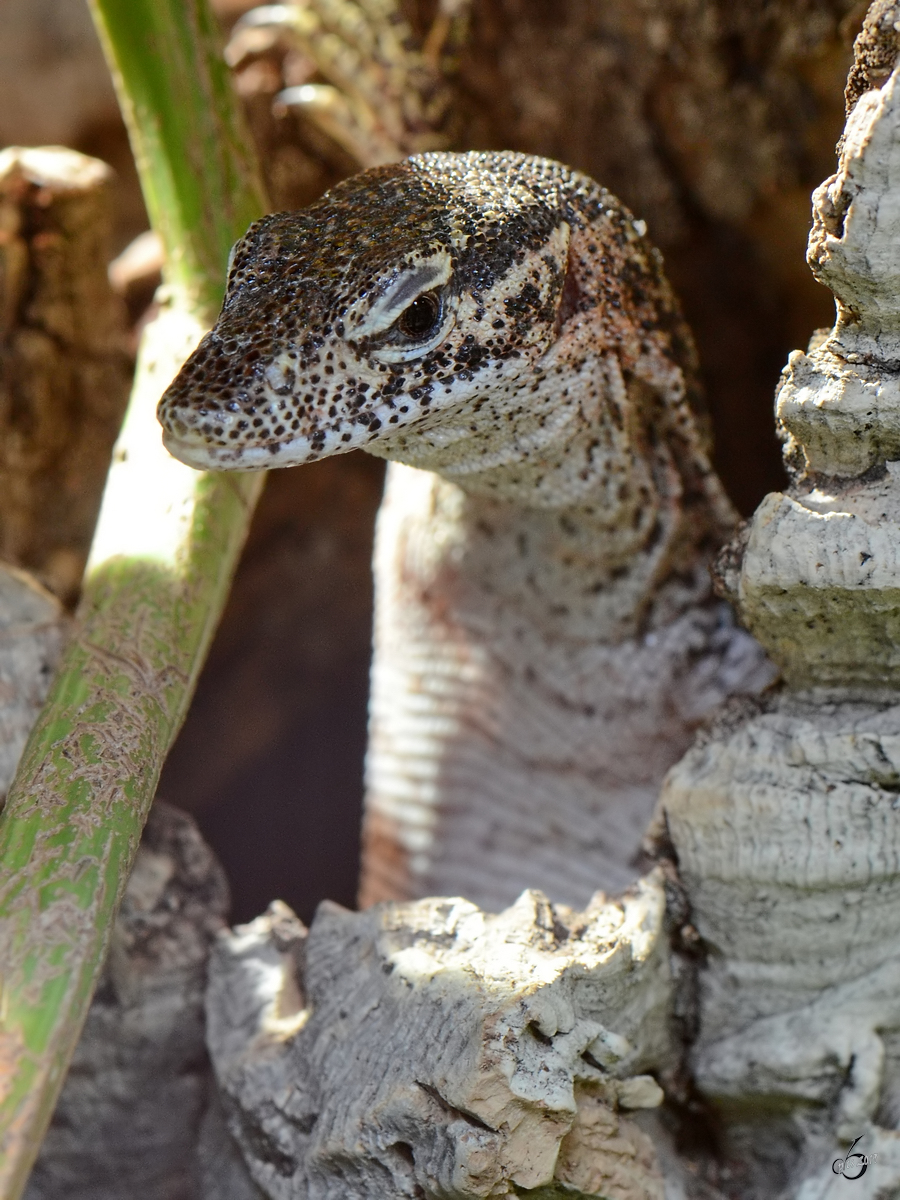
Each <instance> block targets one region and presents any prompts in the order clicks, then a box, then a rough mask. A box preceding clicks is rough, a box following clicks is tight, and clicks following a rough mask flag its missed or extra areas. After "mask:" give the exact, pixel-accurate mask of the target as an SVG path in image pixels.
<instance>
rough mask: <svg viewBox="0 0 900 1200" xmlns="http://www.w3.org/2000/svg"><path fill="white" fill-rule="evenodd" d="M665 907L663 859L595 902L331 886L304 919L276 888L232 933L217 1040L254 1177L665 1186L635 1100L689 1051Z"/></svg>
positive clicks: (645, 1104)
mask: <svg viewBox="0 0 900 1200" xmlns="http://www.w3.org/2000/svg"><path fill="white" fill-rule="evenodd" d="M664 909H665V894H664V887H663V877H662V875H661V873H660V872H654V874H652V875H650V876H648V877H647V879H646V880H644V881H642V882H641V884H640V885H638V887H637V888H636V889H635V890H634V891H633V892H632V893H630V894H627V895H626V896H625V897H624V898H623V899H622V900H620V901H618V902H607V901H606V900H605V898H604V897H603V896H602V895H600V894H598V895H597V897H595V899H594V901H593V903H592V905H591V906H590V907H589V908H588V909H586V910H585V911H584V912H582V913H576V912H573V911H572V910H569V909H564V908H561V907H554V906H552V905H550V904H549V903H548V901H547V900H546V898H545V897H544V896H543V895H542V894H541V893H539V892H525V893H523V895H522V896H521V897H520V898H519V900H518V901H517V902H516V904H514V905H513V906H512V907H511V908H509V909H507V910H506V911H504V912H502V913H500V914H499V915H498V916H492V915H490V914H488V913H485V912H483V911H481V910H480V909H478V908H476V907H475V906H474V905H473V904H471V903H469V902H467V901H464V900H460V899H434V900H423V901H419V902H414V903H408V904H400V903H387V904H383V905H378V906H375V907H374V908H371V909H369V910H367V911H365V912H363V913H351V912H347V911H345V910H344V909H341V908H339V907H338V906H336V905H333V904H329V903H326V904H323V905H322V906H320V908H319V911H318V913H317V915H316V918H315V920H314V922H313V925H312V928H311V930H310V933H309V935H308V937H307V936H305V930H304V929H303V927H302V926H301V925H300V923H299V922H298V921H297V920H296V918H294V917H293V914H291V913H290V911H289V910H288V909H286V908H285V906H284V905H280V904H276V905H273V906H272V907H271V908H270V910H269V912H268V913H267V914H265V915H264V916H263V917H260V918H258V919H257V920H256V921H254V922H253V923H251V924H250V925H246V926H241V927H238V929H236V930H235V931H234V932H233V933H230V934H223V935H222V936H221V937H220V938H219V940H218V943H217V946H216V949H215V952H214V956H213V959H212V961H211V967H210V986H209V993H208V1001H207V1005H208V1040H209V1047H210V1053H211V1056H212V1060H213V1064H214V1067H215V1070H216V1075H217V1078H218V1081H219V1089H220V1094H221V1096H222V1099H223V1104H224V1108H225V1112H226V1115H227V1119H228V1123H229V1127H230V1129H231V1131H232V1134H233V1135H234V1137H235V1138H236V1140H237V1141H238V1143H239V1144H240V1146H241V1150H242V1152H243V1154H244V1157H245V1159H246V1161H247V1163H248V1165H249V1167H250V1170H251V1173H252V1175H253V1177H254V1179H255V1180H256V1181H257V1183H258V1184H259V1186H260V1187H261V1188H262V1190H263V1191H264V1193H265V1195H266V1196H267V1197H271V1198H272V1200H295V1198H296V1200H299V1198H300V1197H303V1198H305V1200H326V1198H328V1200H331V1198H334V1200H338V1198H340V1200H380V1198H381V1197H397V1198H399V1197H405V1196H408V1197H419V1198H428V1200H438V1198H449V1197H454V1198H455V1200H465V1198H466V1197H473V1198H474V1197H488V1196H490V1197H502V1196H514V1195H519V1194H522V1192H523V1191H526V1190H528V1189H536V1190H535V1191H534V1195H535V1196H540V1197H546V1198H547V1200H549V1198H550V1197H552V1196H556V1195H558V1194H560V1195H562V1194H566V1195H572V1194H574V1195H576V1196H577V1195H584V1196H598V1197H599V1196H604V1197H607V1198H608V1200H662V1197H663V1193H664V1184H663V1179H662V1175H661V1173H660V1170H659V1167H658V1165H657V1163H656V1160H655V1153H654V1150H653V1143H652V1141H651V1140H650V1138H649V1136H648V1135H647V1134H646V1133H645V1132H644V1131H643V1130H641V1129H640V1128H639V1126H638V1125H637V1124H636V1123H635V1121H634V1120H633V1119H631V1118H630V1117H629V1116H627V1115H625V1112H626V1111H627V1110H629V1109H635V1110H637V1109H644V1108H652V1107H655V1106H656V1105H658V1104H659V1103H660V1102H661V1101H662V1099H663V1092H662V1089H661V1088H660V1086H659V1083H660V1082H662V1083H663V1084H665V1083H666V1081H667V1080H669V1079H670V1077H672V1076H673V1074H674V1073H675V1072H676V1070H677V1068H678V1065H679V1053H680V1052H679V1043H678V1041H677V1039H676V1038H675V1037H674V1035H673V1028H672V1025H671V1017H670V1010H671V1006H672V994H673V987H674V984H673V977H672V972H671V969H670V964H669V946H668V937H667V935H666V932H665V930H664V928H663V914H664ZM528 1194H529V1195H531V1194H532V1193H531V1191H529V1192H528Z"/></svg>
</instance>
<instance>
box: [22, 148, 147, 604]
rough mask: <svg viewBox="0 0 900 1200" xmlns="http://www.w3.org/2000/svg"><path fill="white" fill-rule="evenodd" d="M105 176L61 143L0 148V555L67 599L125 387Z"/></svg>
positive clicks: (75, 585)
mask: <svg viewBox="0 0 900 1200" xmlns="http://www.w3.org/2000/svg"><path fill="white" fill-rule="evenodd" d="M111 180H112V172H111V171H110V169H109V167H107V166H106V165H105V164H104V163H101V162H100V161H99V160H98V159H95V158H88V157H86V156H85V155H83V154H77V153H76V152H75V151H73V150H66V149H63V148H62V147H59V146H48V147H42V148H38V149H22V148H20V147H15V146H14V147H10V148H9V149H7V150H4V151H3V152H2V153H0V557H2V558H5V559H6V560H7V561H8V562H11V563H14V564H15V565H16V566H20V567H25V568H27V569H28V570H30V571H32V572H34V574H35V575H36V576H37V577H38V578H39V579H40V580H41V581H42V582H43V583H44V584H46V586H47V587H49V588H50V589H51V590H52V591H53V592H54V593H55V594H56V595H58V596H59V597H60V598H61V599H62V600H63V601H64V602H65V603H67V604H72V603H74V601H75V599H76V598H77V595H78V591H79V588H80V586H81V576H82V573H83V571H84V564H85V561H86V559H87V554H88V550H89V548H90V543H91V536H92V535H93V532H94V524H95V522H96V519H97V513H98V511H99V508H100V499H101V496H102V494H103V485H104V483H105V481H106V472H107V469H108V467H109V460H110V455H111V454H112V447H113V442H114V441H115V438H116V435H117V433H118V431H119V425H120V424H121V420H122V414H123V413H124V411H125V404H126V402H127V399H128V392H129V388H130V386H131V373H132V363H131V362H130V360H129V357H128V355H127V354H126V352H125V340H124V339H125V328H124V326H125V313H124V308H123V306H122V304H121V301H120V300H119V299H118V297H116V296H115V295H114V294H113V291H112V289H111V287H110V283H109V280H108V278H107V274H106V265H107V262H108V260H109V257H110V256H109V247H108V239H109V233H110V207H109V206H110V197H109V190H110V183H111Z"/></svg>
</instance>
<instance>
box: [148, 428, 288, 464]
mask: <svg viewBox="0 0 900 1200" xmlns="http://www.w3.org/2000/svg"><path fill="white" fill-rule="evenodd" d="M162 440H163V445H164V446H165V448H166V449H167V450H168V452H169V453H170V454H171V455H172V457H173V458H177V459H178V461H179V462H182V463H184V464H185V466H188V467H193V468H194V469H195V470H196V471H263V470H265V469H266V467H268V466H271V463H272V454H271V452H269V451H268V448H267V447H264V446H260V447H246V446H210V445H208V444H207V443H205V442H201V441H199V440H197V439H195V438H190V437H179V436H178V434H175V433H172V432H171V431H170V430H168V429H166V430H164V431H163V439H162ZM275 448H276V449H278V448H280V447H277V446H276V447H275Z"/></svg>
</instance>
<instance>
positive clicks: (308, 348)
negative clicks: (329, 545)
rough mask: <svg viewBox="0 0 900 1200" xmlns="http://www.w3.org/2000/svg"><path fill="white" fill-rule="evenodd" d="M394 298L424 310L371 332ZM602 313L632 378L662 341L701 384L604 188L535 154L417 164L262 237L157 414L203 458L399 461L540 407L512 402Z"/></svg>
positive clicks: (177, 447)
mask: <svg viewBox="0 0 900 1200" xmlns="http://www.w3.org/2000/svg"><path fill="white" fill-rule="evenodd" d="M588 234H589V236H587V235H588ZM567 247H568V248H567ZM435 263H437V264H438V266H437V267H435V266H434V265H433V264H435ZM441 264H445V265H444V266H442V265H441ZM429 272H430V274H429ZM419 276H421V277H422V278H423V279H425V280H426V282H427V283H428V286H427V287H426V288H425V290H424V291H423V290H422V288H421V287H419V290H418V291H417V290H416V286H415V282H414V281H415V279H417V278H418V277H419ZM435 279H437V280H438V282H437V283H436V284H435V283H434V280H435ZM410 281H412V282H410ZM429 281H430V282H429ZM391 288H394V289H395V293H396V296H397V297H399V299H398V300H397V304H398V306H399V305H402V304H405V303H406V300H407V299H408V300H409V304H408V306H407V307H404V308H402V310H401V311H397V312H396V314H394V313H393V310H391V322H390V323H389V324H388V325H387V327H386V328H382V327H381V326H380V325H378V322H377V320H376V321H374V326H373V327H372V328H370V326H369V325H367V324H366V322H367V320H369V318H371V317H372V314H375V315H376V316H377V314H378V312H379V311H380V310H379V308H378V306H379V304H382V305H384V304H386V303H388V301H390V297H391V295H393V294H394V293H392V292H391ZM386 297H387V300H386V299H385V298H386ZM586 313H590V314H592V318H591V319H592V320H595V321H596V328H597V334H598V338H599V339H600V341H601V342H602V343H603V344H605V345H607V346H608V347H609V349H610V350H612V351H613V352H614V353H615V354H616V355H617V357H618V359H619V361H620V363H621V367H622V370H623V373H624V374H625V377H626V379H627V378H628V377H629V372H630V371H631V370H632V368H633V365H634V363H636V362H637V360H638V358H639V357H640V355H641V353H643V352H644V351H645V350H646V349H647V348H648V347H649V348H650V350H651V351H654V352H659V353H662V354H664V355H667V356H669V357H670V358H672V359H674V360H676V361H678V362H680V363H681V364H683V366H684V373H685V376H686V378H687V379H688V381H689V380H690V378H691V377H692V375H693V357H692V356H693V350H692V346H691V343H690V337H689V335H688V334H687V333H686V332H685V330H684V326H683V322H682V321H681V318H680V314H679V313H678V309H677V305H676V304H675V302H674V300H673V299H672V296H671V292H670V291H669V289H668V285H667V284H666V282H665V280H664V278H663V276H662V272H661V265H660V258H659V255H658V254H657V252H656V251H655V250H654V249H653V248H652V247H651V246H650V244H649V243H648V242H647V241H646V239H644V238H643V237H642V236H640V234H639V233H638V232H637V231H636V229H635V225H634V221H633V219H632V217H631V215H630V213H628V211H627V210H626V209H624V208H623V207H622V206H621V205H620V204H619V202H618V201H617V200H616V199H615V198H614V197H613V196H612V195H610V193H608V192H607V191H606V190H605V189H604V188H602V187H600V186H599V185H598V184H597V183H595V182H594V181H593V180H591V179H589V178H588V177H587V176H584V175H581V174H578V173H577V172H574V171H572V170H570V169H569V168H567V167H564V166H562V165H560V164H559V163H556V162H552V161H550V160H548V159H542V158H534V157H530V156H527V155H521V154H515V153H509V152H499V153H498V152H472V153H466V154H449V153H435V154H423V155H418V156H415V157H413V158H411V159H408V160H406V161H405V162H402V163H398V164H393V165H390V166H384V167H376V168H374V169H372V170H369V171H366V172H363V173H362V174H360V175H357V176H354V177H353V178H351V179H348V180H345V181H344V182H343V183H340V184H338V186H337V187H335V188H333V189H332V190H331V191H330V192H328V193H326V195H325V196H323V197H322V199H321V200H319V201H318V202H316V203H315V204H312V205H310V206H309V207H308V208H306V209H302V210H300V211H297V212H288V213H276V214H274V215H272V216H268V217H264V218H263V219H262V220H261V221H257V222H256V223H255V224H254V225H252V226H251V227H250V229H249V230H248V232H247V234H246V235H245V236H244V237H243V238H242V239H241V241H240V242H239V243H238V244H237V246H236V248H235V253H234V257H233V262H232V267H231V271H230V275H229V280H228V288H227V293H226V297H225V302H224V305H223V308H222V312H221V314H220V316H219V319H218V321H217V323H216V326H215V328H214V329H213V330H212V331H211V332H210V333H209V334H207V336H206V337H205V338H204V339H203V341H202V342H201V343H200V345H199V346H198V348H197V349H196V350H195V351H194V353H193V354H192V355H191V357H190V358H189V359H188V361H187V363H186V364H185V365H184V367H183V368H182V370H181V372H180V373H179V375H178V376H177V378H176V379H175V380H174V382H173V383H172V384H171V385H170V387H169V388H168V389H167V391H166V393H165V394H164V396H163V398H162V400H161V401H160V405H159V410H158V414H159V419H160V421H161V422H162V425H163V427H164V430H165V433H166V439H167V445H169V447H170V449H171V450H172V452H173V453H174V454H176V456H177V457H180V458H183V459H184V460H185V461H187V462H190V463H191V464H192V465H195V466H200V467H213V468H224V469H241V468H253V467H268V466H279V465H285V466H287V465H291V464H294V463H297V462H304V461H309V460H310V459H312V458H318V457H321V456H322V455H323V454H331V453H336V452H344V451H346V450H349V449H353V448H354V447H357V446H365V447H366V448H367V449H369V450H371V451H373V452H375V453H379V454H381V453H383V454H385V455H386V456H388V457H402V454H403V452H404V450H403V448H404V446H405V445H407V444H408V443H407V442H404V441H403V439H407V438H412V437H413V436H416V437H423V436H424V434H425V433H426V432H427V431H429V430H432V429H434V428H435V427H436V425H437V424H438V423H439V422H440V421H441V420H442V415H443V414H445V413H448V412H454V413H457V414H458V413H460V412H463V411H464V412H465V414H467V415H466V416H465V421H464V425H463V428H465V429H466V430H468V431H469V432H470V433H471V435H472V437H473V438H474V437H475V436H476V429H478V430H488V431H489V430H490V429H491V428H493V429H494V430H497V429H500V428H501V427H502V428H504V429H505V428H508V427H510V422H513V423H514V422H515V420H516V418H517V414H521V412H522V411H524V409H522V408H519V409H515V408H511V407H510V401H511V400H512V399H513V398H514V397H515V396H517V395H519V394H521V397H522V403H523V405H527V402H528V400H527V398H528V395H529V394H530V393H531V392H532V391H534V390H536V389H537V388H539V387H540V388H545V387H546V386H547V383H548V380H547V379H546V378H545V376H544V374H543V373H542V369H541V368H540V366H539V363H540V360H541V358H542V356H543V355H544V354H545V353H546V352H547V350H548V349H549V348H550V347H551V346H552V345H553V343H554V342H555V341H556V340H557V339H558V338H559V337H560V335H561V332H562V330H563V329H564V328H565V327H566V326H567V324H568V323H570V322H574V321H577V320H579V319H581V318H582V317H583V316H584V314H586ZM370 324H371V322H370ZM634 331H639V332H640V338H641V339H643V342H640V341H638V340H636V337H635V336H633V335H634ZM432 342H434V343H435V344H432ZM642 347H643V349H642ZM578 368H579V363H578V361H576V360H574V359H572V360H570V361H568V362H563V363H561V364H560V365H559V366H558V368H556V369H558V370H560V371H563V372H572V371H576V370H577V369H578ZM559 394H560V396H561V398H562V399H565V397H566V395H567V393H566V392H565V390H564V388H563V387H560V388H559ZM501 401H502V403H500V402H501ZM475 414H477V421H473V420H472V418H473V417H474V416H475ZM614 419H616V418H615V414H614Z"/></svg>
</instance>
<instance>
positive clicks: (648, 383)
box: [372, 347, 730, 641]
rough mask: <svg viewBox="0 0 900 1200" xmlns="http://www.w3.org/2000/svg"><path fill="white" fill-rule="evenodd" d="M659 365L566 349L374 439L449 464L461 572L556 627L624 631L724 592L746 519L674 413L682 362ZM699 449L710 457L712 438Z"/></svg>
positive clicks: (560, 630) (580, 634) (422, 462)
mask: <svg viewBox="0 0 900 1200" xmlns="http://www.w3.org/2000/svg"><path fill="white" fill-rule="evenodd" d="M569 349H570V350H571V347H569ZM561 365H562V366H564V367H565V371H562V370H560V366H561ZM656 366H657V369H656V372H655V374H654V371H653V370H651V369H649V368H646V364H645V368H646V369H644V370H643V371H642V372H632V373H630V375H629V378H628V379H626V378H625V376H624V374H623V372H622V370H621V367H620V365H619V360H618V358H617V357H616V356H615V355H614V354H612V353H603V354H598V353H596V352H584V353H583V354H581V355H578V356H575V358H574V361H573V356H572V355H571V353H570V354H569V356H568V359H567V361H566V362H565V363H562V364H560V362H559V358H558V356H556V355H554V354H553V352H551V353H550V354H548V355H547V356H545V359H544V360H542V362H541V363H540V364H538V367H537V369H536V370H535V373H534V377H533V381H532V383H531V385H530V386H529V388H528V390H527V391H525V392H524V393H523V392H522V391H521V390H520V391H518V392H514V393H511V394H510V395H509V396H506V395H504V393H503V390H502V387H500V386H495V387H494V388H493V389H492V393H491V397H490V398H489V399H487V400H476V401H474V402H472V403H470V404H468V405H467V406H466V407H465V408H464V409H463V408H461V409H460V410H459V411H458V412H456V413H454V414H448V413H447V412H444V413H443V414H442V417H441V422H440V425H439V426H436V427H435V428H434V429H432V430H425V431H422V430H421V429H420V430H418V431H417V433H416V436H415V437H414V438H412V437H411V438H408V439H406V438H404V439H398V440H397V441H396V442H389V443H385V444H383V445H382V446H379V447H378V448H377V449H376V448H375V447H372V450H373V452H375V453H380V454H381V455H383V456H384V457H388V458H391V459H394V460H395V461H399V462H401V463H404V464H405V465H408V466H412V467H417V468H419V469H420V470H428V471H431V472H434V473H435V474H436V475H438V476H439V477H440V478H441V481H442V485H441V486H439V487H437V488H435V489H434V490H433V492H432V494H431V497H432V498H431V499H430V500H429V501H427V503H428V504H430V505H431V506H432V512H431V516H430V518H429V520H430V521H431V523H432V530H433V535H434V539H435V544H436V545H440V546H442V547H444V548H445V549H447V548H448V547H451V546H452V547H453V549H452V550H449V549H447V553H448V554H450V556H451V557H452V558H453V559H454V560H455V561H457V562H458V563H459V564H460V568H461V577H462V576H465V577H466V578H469V579H471V580H473V581H475V586H476V587H477V589H480V590H481V591H483V592H485V593H489V595H490V596H491V597H493V598H494V599H495V600H497V601H498V602H502V603H503V604H504V605H505V606H506V607H512V608H514V609H516V610H517V611H519V612H520V613H522V614H525V613H526V612H527V614H528V619H529V623H530V624H531V625H533V626H534V625H536V626H539V627H541V628H543V629H544V630H546V632H547V634H548V636H552V637H568V638H575V639H581V638H584V639H586V640H596V639H597V638H600V639H601V640H604V641H620V640H622V639H623V638H626V637H631V636H634V635H635V634H637V633H638V632H639V631H641V630H642V629H646V628H648V627H649V626H653V625H655V624H658V623H659V622H661V621H665V620H668V619H671V618H672V617H673V616H674V615H677V613H678V612H680V611H683V610H684V609H685V608H686V607H688V606H689V605H691V604H694V603H697V601H698V599H699V598H700V597H701V596H702V595H705V594H706V593H708V591H709V578H708V573H707V569H706V562H707V560H708V557H709V552H710V551H711V550H712V549H713V547H714V546H715V545H716V544H717V542H718V541H719V540H720V539H721V535H722V532H723V528H724V527H727V526H728V524H729V523H730V511H729V509H728V506H727V501H725V499H724V497H723V496H722V495H721V493H720V492H718V491H717V490H716V484H715V477H714V476H712V475H711V473H710V475H709V476H708V477H707V476H704V477H703V479H702V482H701V484H700V486H698V482H697V479H696V478H694V479H692V480H686V479H685V472H684V469H683V463H681V462H680V461H679V456H678V453H677V443H678V439H679V437H681V438H682V439H684V438H685V437H686V436H689V435H690V434H691V431H692V430H693V423H692V421H690V420H689V421H688V425H689V429H688V433H687V434H685V430H684V427H683V426H684V421H682V423H681V427H680V428H679V431H678V433H677V434H676V436H673V431H672V429H670V428H661V427H660V422H661V420H662V418H663V417H664V416H665V414H671V413H672V412H673V411H678V409H679V405H680V409H681V411H683V410H684V409H685V407H686V406H685V405H684V401H683V399H682V396H681V388H682V383H681V378H680V373H678V372H677V371H675V372H673V371H672V370H671V369H670V368H666V367H665V364H656ZM498 397H499V399H498ZM486 408H489V411H488V412H487V413H486V412H485V409H486ZM661 414H662V416H661ZM698 456H699V458H698ZM683 457H687V458H690V459H691V461H692V462H696V461H699V460H700V459H702V458H703V457H704V456H703V453H702V449H701V448H699V445H698V443H697V441H696V439H695V440H694V441H693V442H691V443H690V445H688V446H687V447H686V450H685V454H684V455H683ZM422 502H423V503H425V500H424V496H423V500H422Z"/></svg>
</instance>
